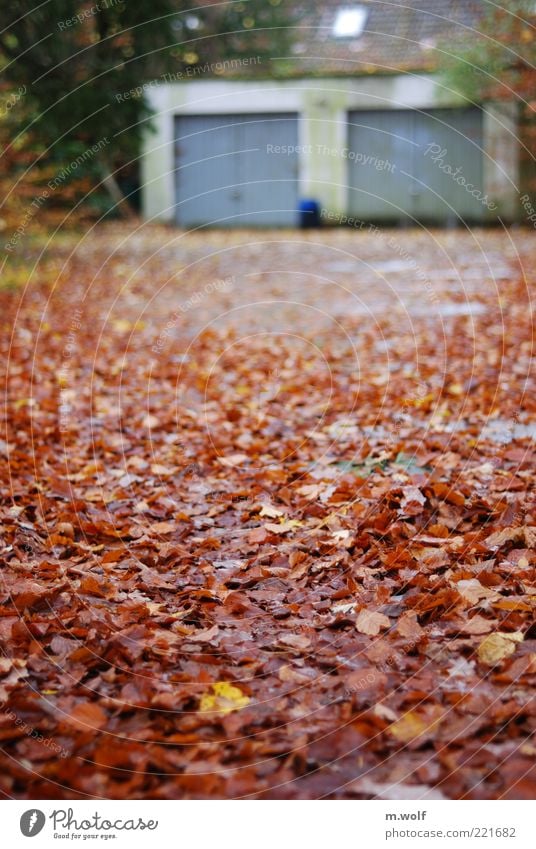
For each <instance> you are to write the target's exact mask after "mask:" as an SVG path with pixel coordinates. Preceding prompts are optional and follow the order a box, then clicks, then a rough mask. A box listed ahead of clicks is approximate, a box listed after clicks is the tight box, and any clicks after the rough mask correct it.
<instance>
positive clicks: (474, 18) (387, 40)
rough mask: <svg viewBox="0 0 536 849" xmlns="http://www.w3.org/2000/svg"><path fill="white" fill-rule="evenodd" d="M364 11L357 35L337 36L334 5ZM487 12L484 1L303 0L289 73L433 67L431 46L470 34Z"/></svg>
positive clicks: (435, 60)
mask: <svg viewBox="0 0 536 849" xmlns="http://www.w3.org/2000/svg"><path fill="white" fill-rule="evenodd" d="M356 7H362V8H364V9H366V10H367V12H368V14H367V17H366V20H365V23H364V27H363V31H362V33H361V34H360V35H357V36H356V37H352V36H351V35H349V36H348V37H336V36H335V35H334V34H333V27H334V24H335V21H336V19H337V12H338V11H339V10H346V9H351V8H356ZM485 11H486V4H485V2H484V0H401V2H394V0H359V2H356V3H354V2H352V0H305V2H304V5H303V8H302V11H301V14H300V23H299V25H297V26H296V28H295V32H296V35H295V43H294V48H293V58H292V59H291V60H290V64H291V68H290V69H289V70H290V72H291V74H299V75H301V74H315V75H318V74H363V73H381V72H383V73H392V72H396V71H408V70H415V71H433V70H435V69H436V67H437V65H438V58H439V56H440V54H439V53H438V51H437V50H436V48H437V47H438V46H439V45H444V44H445V42H447V43H448V42H449V41H450V40H451V39H456V40H457V39H459V38H460V36H462V35H464V34H465V35H467V36H469V37H470V36H471V30H472V29H474V28H478V21H479V19H480V18H481V17H482V15H483V14H484V13H485Z"/></svg>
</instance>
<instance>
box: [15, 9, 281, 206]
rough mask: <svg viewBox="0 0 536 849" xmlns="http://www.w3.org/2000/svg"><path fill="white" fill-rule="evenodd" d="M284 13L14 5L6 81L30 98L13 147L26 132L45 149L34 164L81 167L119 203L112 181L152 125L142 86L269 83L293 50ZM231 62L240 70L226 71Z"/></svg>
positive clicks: (131, 158) (22, 110)
mask: <svg viewBox="0 0 536 849" xmlns="http://www.w3.org/2000/svg"><path fill="white" fill-rule="evenodd" d="M279 4H280V0H268V2H267V1H266V0H247V2H243V3H236V2H231V3H216V4H214V5H208V6H207V5H206V4H204V5H203V4H201V3H199V9H197V8H196V7H195V5H194V6H193V4H192V2H188V0H151V3H137V2H127V0H94V2H93V4H91V3H90V2H81V0H45V2H44V3H41V4H36V3H35V0H10V2H9V3H6V4H3V5H2V6H0V30H1V32H0V61H3V71H2V79H3V84H4V85H7V86H11V88H12V89H15V90H22V89H24V91H25V96H24V104H23V108H20V109H19V110H18V112H17V115H18V116H19V119H20V118H21V117H22V116H23V115H24V116H26V117H28V118H29V120H28V123H27V126H26V127H25V126H24V124H23V123H19V124H18V125H17V124H16V123H15V125H14V126H13V120H12V121H11V124H12V127H11V128H10V130H11V135H12V138H13V140H14V143H16V142H17V140H18V139H19V138H20V133H21V132H22V131H24V134H25V136H26V138H30V139H33V140H34V142H36V143H38V145H39V147H40V152H39V154H38V156H37V160H36V161H37V162H41V161H43V159H46V160H52V161H53V162H55V163H56V166H57V167H60V166H61V168H63V170H65V168H67V169H69V168H71V166H72V165H73V163H74V164H75V166H76V170H77V172H78V173H82V171H83V172H84V173H89V174H92V175H93V176H94V177H97V176H99V179H102V180H103V182H104V184H105V186H106V188H107V189H108V190H109V192H110V194H111V195H112V197H113V200H114V202H115V203H119V202H120V200H121V197H122V196H121V192H120V190H119V187H118V184H117V181H116V179H115V174H116V172H117V169H118V168H120V167H121V166H123V167H124V166H125V165H128V163H129V162H130V163H132V162H134V161H135V160H136V158H137V156H138V153H139V149H140V141H141V138H142V135H143V133H144V132H146V131H147V129H148V126H149V125H150V120H149V119H150V110H149V108H148V106H147V102H146V98H145V97H144V92H145V84H146V83H147V82H148V81H154V80H158V79H159V78H163V81H164V80H165V78H166V75H167V74H170V75H172V74H177V72H182V71H184V70H185V69H194V71H195V69H198V70H199V72H200V73H202V74H203V76H205V75H210V74H218V72H221V71H222V70H223V72H226V71H227V70H232V69H238V71H242V70H245V71H246V73H249V72H251V70H257V72H262V70H264V72H265V73H266V70H267V66H266V63H265V61H264V64H263V60H268V59H271V58H273V57H274V56H277V54H278V51H280V50H281V49H282V50H283V51H284V50H285V49H287V48H288V44H289V41H290V34H289V33H290V31H289V29H288V27H287V23H288V12H284V11H283V10H282V8H281V9H280V8H279ZM192 6H193V11H192ZM246 57H248V58H249V59H252V58H255V64H253V63H252V62H245V61H244V59H245V58H246ZM230 58H233V59H235V60H238V61H236V62H235V63H234V64H230V65H226V64H222V63H224V60H225V59H230ZM170 78H172V77H170ZM13 130H14V131H15V132H14V133H13V132H12V131H13ZM76 163H78V164H76ZM61 168H60V170H61ZM79 169H80V170H79ZM122 208H123V209H125V206H124V204H123V205H122Z"/></svg>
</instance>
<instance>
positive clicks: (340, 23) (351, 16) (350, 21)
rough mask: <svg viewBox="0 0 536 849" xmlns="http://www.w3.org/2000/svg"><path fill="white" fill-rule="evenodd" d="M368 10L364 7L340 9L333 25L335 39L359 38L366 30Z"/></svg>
mask: <svg viewBox="0 0 536 849" xmlns="http://www.w3.org/2000/svg"><path fill="white" fill-rule="evenodd" d="M367 15H368V9H366V8H365V7H364V6H347V7H346V8H344V9H339V10H338V11H337V15H336V17H335V22H334V24H333V35H334V36H335V38H357V36H359V35H361V33H362V32H363V30H364V28H365V22H366V20H367Z"/></svg>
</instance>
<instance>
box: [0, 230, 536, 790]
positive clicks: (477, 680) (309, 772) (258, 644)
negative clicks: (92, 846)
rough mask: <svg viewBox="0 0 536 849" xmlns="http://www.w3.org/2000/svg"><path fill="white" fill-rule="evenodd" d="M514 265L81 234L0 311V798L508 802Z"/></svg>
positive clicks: (523, 421)
mask: <svg viewBox="0 0 536 849" xmlns="http://www.w3.org/2000/svg"><path fill="white" fill-rule="evenodd" d="M535 241H536V240H535V236H534V234H533V233H532V232H530V231H527V230H521V229H519V230H511V231H500V230H496V231H493V230H491V231H485V230H476V231H473V232H465V231H461V230H459V231H455V230H453V231H446V232H439V231H437V232H435V231H434V232H425V231H419V230H396V231H395V230H393V231H374V230H371V231H370V232H364V231H360V232H355V231H351V230H338V231H324V230H322V231H318V232H313V231H309V232H305V233H303V232H302V233H300V232H290V231H288V232H287V231H285V232H283V231H281V232H261V233H255V232H253V231H248V232H246V231H237V232H233V233H225V232H198V233H195V234H184V233H181V232H180V231H176V230H172V229H166V228H163V227H141V226H140V227H139V228H138V229H136V228H135V227H130V229H128V228H127V227H126V225H119V224H111V225H106V226H102V227H100V228H98V229H96V230H92V231H91V232H88V233H87V234H84V235H82V236H80V237H79V238H76V239H73V241H72V244H70V243H69V240H68V239H62V240H60V241H57V240H56V241H54V240H52V241H51V242H50V244H49V245H48V246H47V247H46V248H45V249H44V250H43V253H42V255H41V256H38V257H35V258H34V259H35V265H34V266H33V267H32V268H33V270H32V273H31V276H30V279H29V281H28V285H27V287H26V288H25V289H24V290H19V291H2V292H0V300H1V304H2V313H1V319H0V321H1V323H2V333H1V340H2V354H3V360H4V362H5V363H7V382H6V399H7V400H6V405H5V428H4V433H3V434H2V441H1V442H0V454H1V455H2V465H1V469H2V499H1V502H0V516H1V539H0V547H1V553H0V557H1V569H0V572H1V578H2V580H1V584H0V591H1V598H0V643H1V648H2V655H1V658H0V705H1V706H0V739H1V741H2V756H1V757H2V769H1V775H0V792H1V793H2V794H3V795H4V796H5V797H14V798H33V799H36V798H69V799H78V798H80V799H82V798H88V797H94V798H115V799H118V798H133V799H137V798H140V799H141V798H155V799H174V798H226V797H227V798H237V797H254V798H285V799H291V798H293V799H295V798H305V799H311V798H358V799H369V798H391V799H418V798H423V799H435V798H439V799H441V798H466V799H495V798H513V799H517V798H534V795H535V794H536V741H535V739H534V736H533V735H534V730H535V727H536V698H535V691H534V685H535V683H536V627H535V620H534V610H535V608H536V580H535V572H534V565H535V561H536V553H535V545H536V512H535V502H534V478H535V466H534V445H533V437H534V434H535V421H536V419H535V415H534V414H535V409H536V394H535V391H534V390H535V380H534V371H533V370H532V355H533V306H532V301H531V293H532V294H534V284H535V272H534V269H535V265H536V263H535V260H536V244H535ZM22 250H23V245H22V243H21V245H20V247H19V252H20V251H22ZM10 261H11V260H10ZM32 261H33V259H32Z"/></svg>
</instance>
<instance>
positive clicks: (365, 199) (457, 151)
mask: <svg viewBox="0 0 536 849" xmlns="http://www.w3.org/2000/svg"><path fill="white" fill-rule="evenodd" d="M481 147H482V112H481V110H480V109H434V110H430V111H427V112H426V113H423V112H414V111H410V110H389V111H376V110H374V111H373V110H370V111H363V112H351V113H350V115H349V121H348V152H347V155H348V186H349V198H348V207H349V211H350V212H351V214H352V215H355V216H356V217H359V218H363V219H365V220H379V221H390V220H393V221H395V220H401V219H404V218H409V217H414V218H416V219H417V220H421V221H431V222H437V223H444V222H448V221H455V220H458V216H459V217H461V218H462V219H464V220H466V221H481V220H484V219H485V218H486V217H487V216H489V212H488V209H487V208H486V206H485V205H484V203H483V202H482V198H483V197H484V190H483V185H482V153H481ZM463 180H465V181H466V183H467V185H466V186H464V185H463V184H462V182H463ZM479 194H480V197H478V195H479Z"/></svg>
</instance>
